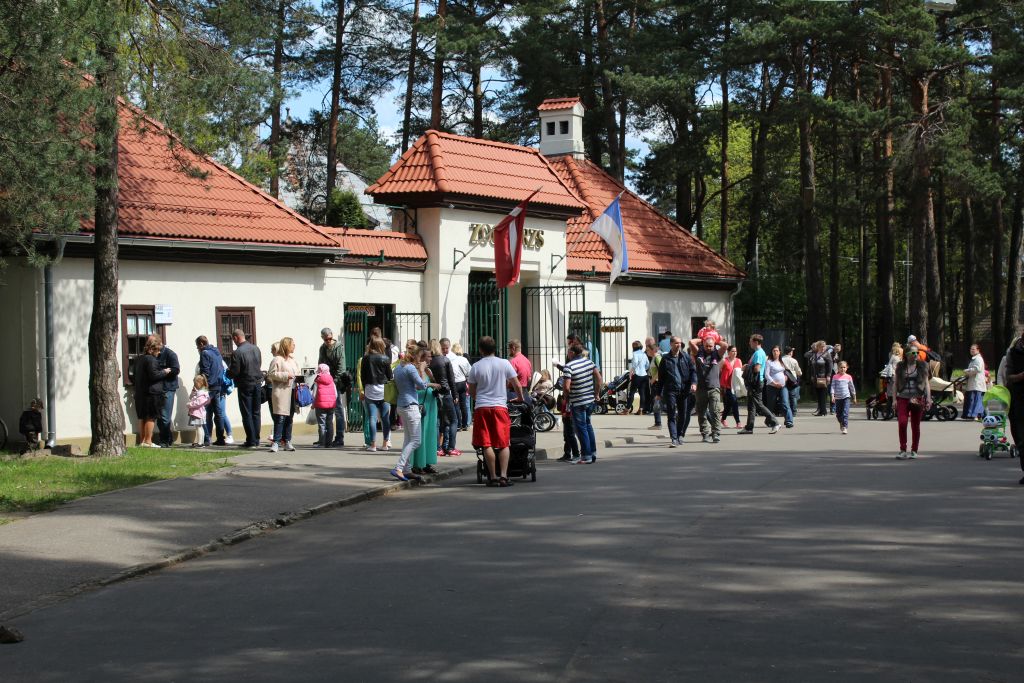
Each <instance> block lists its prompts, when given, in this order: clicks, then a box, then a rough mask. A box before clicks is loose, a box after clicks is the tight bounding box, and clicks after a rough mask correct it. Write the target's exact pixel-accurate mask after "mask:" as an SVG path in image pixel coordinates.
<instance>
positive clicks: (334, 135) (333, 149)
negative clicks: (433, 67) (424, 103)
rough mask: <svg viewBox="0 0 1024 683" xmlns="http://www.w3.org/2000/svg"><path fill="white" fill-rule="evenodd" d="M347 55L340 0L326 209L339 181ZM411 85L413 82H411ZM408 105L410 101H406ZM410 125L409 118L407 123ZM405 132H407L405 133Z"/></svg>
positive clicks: (330, 117)
mask: <svg viewBox="0 0 1024 683" xmlns="http://www.w3.org/2000/svg"><path fill="white" fill-rule="evenodd" d="M344 53H345V0H338V14H337V16H336V17H335V22H334V55H333V71H332V72H331V111H330V112H329V114H328V120H327V187H326V188H325V190H326V192H327V195H326V197H327V201H326V207H327V209H328V210H329V209H330V207H331V196H332V195H333V194H334V186H335V185H336V184H337V181H338V119H339V118H340V117H341V64H342V57H343V55H344ZM410 85H411V81H410ZM406 102H407V104H408V102H409V100H407V101H406ZM405 123H406V124H408V117H407V118H406V121H405ZM404 132H407V130H406V131H404Z"/></svg>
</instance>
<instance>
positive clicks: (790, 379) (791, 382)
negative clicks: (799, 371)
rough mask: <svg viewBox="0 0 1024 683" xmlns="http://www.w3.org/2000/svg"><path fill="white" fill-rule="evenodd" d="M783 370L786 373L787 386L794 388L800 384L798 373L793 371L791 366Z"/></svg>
mask: <svg viewBox="0 0 1024 683" xmlns="http://www.w3.org/2000/svg"><path fill="white" fill-rule="evenodd" d="M783 372H785V373H786V386H787V387H790V388H793V387H795V386H797V385H798V384H800V382H799V381H798V380H797V378H796V373H795V372H793V371H792V370H790V369H789V368H786V369H785V370H784V371H783Z"/></svg>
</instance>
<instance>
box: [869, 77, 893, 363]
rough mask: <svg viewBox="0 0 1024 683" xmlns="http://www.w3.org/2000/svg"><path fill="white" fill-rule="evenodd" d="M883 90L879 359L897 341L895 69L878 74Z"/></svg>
mask: <svg viewBox="0 0 1024 683" xmlns="http://www.w3.org/2000/svg"><path fill="white" fill-rule="evenodd" d="M879 79H880V85H881V87H880V89H879V97H878V107H877V108H878V109H880V110H883V111H885V113H886V120H885V124H884V130H883V131H882V133H881V135H880V139H877V140H876V141H875V143H874V162H875V167H876V168H880V169H882V177H881V186H882V191H881V194H880V195H879V197H878V200H877V203H876V208H875V227H876V241H877V246H876V252H877V253H876V256H875V263H876V273H877V275H876V283H877V292H878V301H877V307H878V311H877V313H878V328H877V329H878V337H879V339H880V340H881V344H882V347H881V348H880V349H879V357H880V358H883V357H887V356H885V354H886V353H887V352H888V349H887V348H885V347H886V346H887V345H888V344H891V343H892V342H893V341H895V339H896V306H895V302H894V301H893V297H894V296H895V289H896V277H895V276H896V273H895V268H896V240H895V236H894V235H893V230H892V214H893V211H894V210H895V206H896V199H895V176H894V171H893V164H892V153H893V136H892V127H891V123H890V121H889V117H890V115H891V112H892V68H891V67H885V68H882V70H881V73H880V74H879Z"/></svg>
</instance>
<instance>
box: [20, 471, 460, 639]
mask: <svg viewBox="0 0 1024 683" xmlns="http://www.w3.org/2000/svg"><path fill="white" fill-rule="evenodd" d="M468 471H469V468H467V467H453V468H452V469H449V470H444V471H442V472H439V473H437V474H434V475H428V476H425V477H423V479H422V481H396V482H394V483H390V484H387V485H385V486H378V487H376V488H372V489H368V490H366V491H360V492H359V493H355V494H353V495H351V496H347V497H345V498H339V499H337V500H331V501H327V502H326V503H321V504H319V505H314V506H313V507H310V508H306V509H304V510H299V511H296V512H290V513H287V514H283V515H277V516H275V517H272V518H269V519H262V520H258V521H255V522H253V523H251V524H249V525H247V526H245V527H242V528H241V529H236V530H235V531H232V532H230V533H227V534H224V535H223V536H220V537H219V538H216V539H214V540H212V541H208V542H207V543H203V544H201V545H197V546H193V547H191V548H185V549H182V550H180V551H178V552H176V553H173V554H171V555H167V556H165V557H162V558H161V559H159V560H155V561H153V562H145V563H142V564H137V565H133V566H131V567H128V568H126V569H122V570H121V571H118V572H116V573H114V574H111V575H109V576H106V577H103V578H99V579H91V580H89V581H86V582H83V583H80V584H77V585H75V586H72V587H70V588H68V589H65V590H62V591H59V592H57V593H51V594H49V595H44V596H42V597H40V598H38V599H37V600H35V601H33V602H30V603H28V604H26V605H23V606H21V607H18V608H16V609H14V610H11V611H9V612H0V621H5V620H10V619H15V618H17V617H22V616H25V615H26V614H29V613H31V612H34V611H36V610H38V609H42V608H44V607H50V606H52V605H55V604H57V603H60V602H63V601H65V600H68V599H69V598H73V597H75V596H78V595H81V594H83V593H88V592H91V591H93V590H97V589H99V588H104V587H106V586H110V585H113V584H117V583H121V582H122V581H128V580H130V579H135V578H138V577H140V576H145V575H146V574H151V573H153V572H156V571H160V570H161V569H167V568H168V567H173V566H175V565H178V564H181V563H183V562H187V561H188V560H194V559H196V558H198V557H203V556H205V555H209V554H210V553H214V552H216V551H218V550H223V549H225V548H229V547H231V546H233V545H237V544H239V543H242V542H244V541H248V540H251V539H253V538H258V537H260V536H263V535H264V534H267V533H270V532H271V531H275V530H277V529H280V528H283V527H287V526H291V525H293V524H295V523H297V522H301V521H303V520H306V519H310V518H312V517H317V516H319V515H322V514H324V513H327V512H331V511H333V510H339V509H341V508H346V507H350V506H352V505H357V504H359V503H365V502H367V501H371V500H374V499H376V498H382V497H384V496H388V495H391V494H392V493H396V492H398V491H402V490H404V489H409V488H413V487H419V486H424V485H426V484H431V483H436V482H441V481H445V480H447V479H455V478H456V477H461V476H462V475H464V474H466V473H467V472H468ZM473 471H474V472H475V471H476V470H475V467H474V469H473Z"/></svg>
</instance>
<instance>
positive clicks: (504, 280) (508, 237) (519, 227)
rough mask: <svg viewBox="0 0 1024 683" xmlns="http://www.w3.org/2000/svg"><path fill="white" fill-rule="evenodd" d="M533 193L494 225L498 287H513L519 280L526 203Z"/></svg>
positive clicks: (495, 266)
mask: <svg viewBox="0 0 1024 683" xmlns="http://www.w3.org/2000/svg"><path fill="white" fill-rule="evenodd" d="M538 191H539V190H534V192H533V194H531V195H530V196H529V197H527V198H526V199H524V200H523V201H522V203H520V204H519V206H517V207H516V208H514V209H512V211H511V212H510V213H509V215H507V216H505V217H504V218H503V219H502V220H501V222H500V223H498V224H497V225H496V226H494V275H495V279H497V281H498V287H511V286H512V285H514V284H516V283H517V282H519V265H520V262H521V261H522V258H523V225H524V224H525V223H526V205H527V204H529V203H530V200H531V199H532V198H533V195H535V194H537V192H538Z"/></svg>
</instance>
